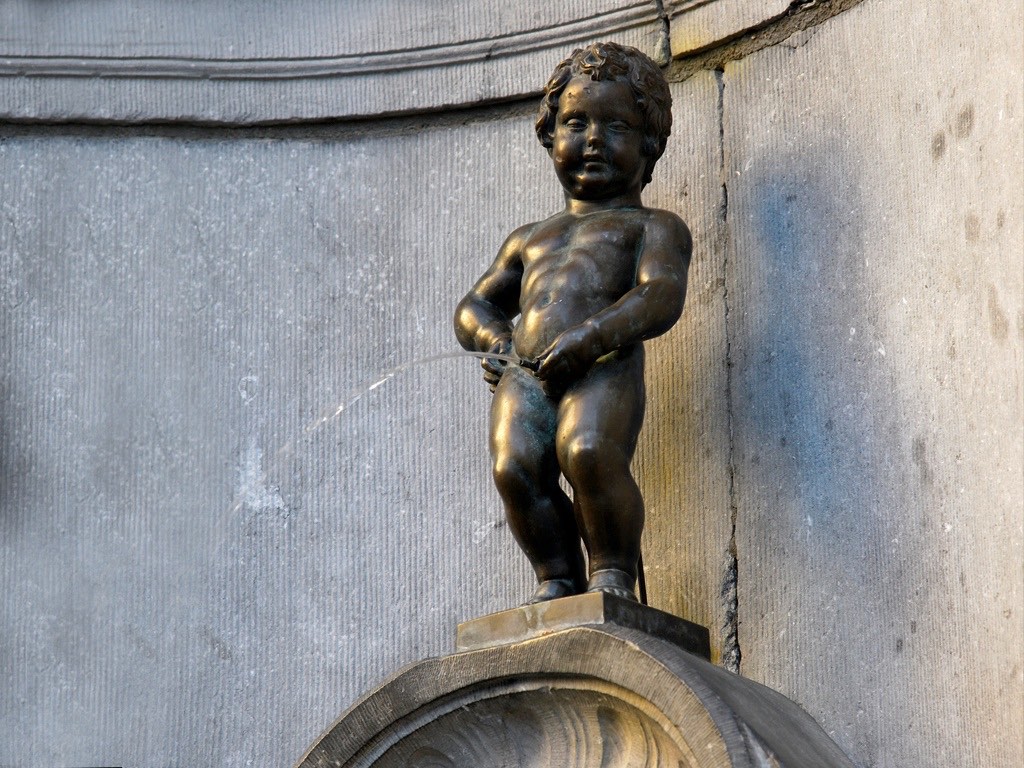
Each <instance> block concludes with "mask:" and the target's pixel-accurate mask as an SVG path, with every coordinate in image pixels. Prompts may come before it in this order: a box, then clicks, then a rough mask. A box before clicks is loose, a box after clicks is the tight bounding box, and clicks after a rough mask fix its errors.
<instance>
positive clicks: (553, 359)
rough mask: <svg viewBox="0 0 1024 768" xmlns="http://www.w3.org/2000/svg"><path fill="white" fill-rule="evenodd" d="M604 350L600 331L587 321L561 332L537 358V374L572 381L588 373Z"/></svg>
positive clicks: (554, 381)
mask: <svg viewBox="0 0 1024 768" xmlns="http://www.w3.org/2000/svg"><path fill="white" fill-rule="evenodd" d="M602 354H604V352H603V350H602V349H601V345H600V341H599V339H598V338H597V333H596V332H595V330H594V328H593V327H592V326H591V325H588V324H586V323H584V324H583V325H577V326H575V327H573V328H570V329H569V330H567V331H565V332H564V333H562V334H559V336H558V338H556V339H555V340H554V341H553V342H552V343H551V346H549V347H548V348H547V349H545V350H544V351H543V352H541V353H540V356H539V357H538V358H537V362H538V366H537V378H538V379H540V380H541V381H545V382H550V383H552V384H561V385H563V386H565V385H568V384H570V383H572V382H574V381H576V380H577V379H579V378H580V377H581V376H583V374H584V373H586V372H587V371H588V370H589V369H590V366H592V365H593V364H594V361H595V360H597V358H599V357H600V356H601V355H602Z"/></svg>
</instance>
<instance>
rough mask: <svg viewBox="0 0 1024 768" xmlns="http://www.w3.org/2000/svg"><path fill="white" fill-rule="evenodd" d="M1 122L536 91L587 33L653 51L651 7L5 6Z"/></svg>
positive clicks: (441, 100) (289, 115)
mask: <svg viewBox="0 0 1024 768" xmlns="http://www.w3.org/2000/svg"><path fill="white" fill-rule="evenodd" d="M0 20H2V21H3V22H5V23H6V26H5V32H4V35H3V37H2V39H0V118H7V119H15V120H46V121H74V120H83V121H94V120H99V121H116V122H125V123H133V122H147V121H187V122H201V123H228V124H257V123H275V122H294V121H305V120H323V119H332V118H349V117H365V116H374V115H384V114H398V113H408V112H423V111H430V110H436V109H440V108H445V107H452V106H458V105H462V104H474V103H481V102H489V101H501V100H506V99H510V98H515V97H518V96H522V95H525V94H530V93H534V92H539V90H540V89H541V88H542V87H543V85H544V82H545V81H546V80H547V77H548V76H549V75H550V73H551V69H552V68H553V67H554V65H555V64H556V63H557V62H558V60H560V58H562V57H564V56H565V55H566V54H567V53H568V52H569V51H570V50H571V49H572V48H574V47H578V46H580V45H583V44H585V43H588V42H592V41H594V40H598V39H605V38H610V39H615V40H618V41H619V42H623V43H627V44H629V45H634V46H636V47H638V48H640V49H641V50H643V51H645V52H646V53H648V54H649V55H651V56H653V57H655V58H663V57H664V51H665V50H666V46H665V34H664V23H663V21H662V18H661V13H660V10H659V7H658V4H657V3H656V2H654V0H633V1H632V2H622V1H621V0H567V1H565V2H558V3H551V2H548V0H517V2H515V3H505V4H503V3H493V2H483V1H482V0H456V1H455V2H448V3H444V4H440V3H436V2H434V3H431V2H426V3H424V2H420V0H392V1H391V2H385V1H384V0H348V1H347V2H342V3H339V2H328V0H291V1H290V2H274V3H257V4H253V3H244V2H237V0H236V1H232V0H220V1H219V2H214V1H213V0H210V1H209V2H204V3H198V2H192V3H162V2H159V1H158V0H145V1H144V2H139V1H138V0H136V2H129V0H77V2H75V3H54V4H50V3H47V4H40V3H38V2H33V1H32V0H12V2H8V3H5V4H4V7H3V8H2V9H0Z"/></svg>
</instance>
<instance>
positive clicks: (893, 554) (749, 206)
mask: <svg viewBox="0 0 1024 768" xmlns="http://www.w3.org/2000/svg"><path fill="white" fill-rule="evenodd" d="M1022 29H1024V22H1022V19H1021V14H1020V8H1019V7H1018V8H1017V9H1016V10H1014V11H1013V12H1009V11H1007V9H1005V8H1003V7H1000V9H999V10H998V11H995V9H993V8H990V7H987V6H986V5H985V4H975V5H970V6H963V7H959V8H958V10H957V12H956V13H946V12H939V11H938V9H937V8H936V6H935V4H934V3H930V2H926V1H925V0H915V1H913V2H900V3H893V2H884V1H882V0H869V1H868V2H865V3H863V4H861V5H859V6H857V7H856V8H854V9H853V10H851V11H849V12H847V13H845V14H843V15H841V16H838V17H836V18H835V19H833V20H831V21H829V22H827V23H825V24H823V25H822V26H820V27H817V28H814V29H812V30H809V31H808V32H805V33H802V34H801V35H799V36H797V37H795V38H793V39H791V40H790V41H788V42H787V43H786V44H783V45H780V46H777V47H775V48H772V49H768V50H765V51H762V52H761V53H758V54H756V55H754V56H751V57H749V58H748V59H745V60H743V61H741V62H737V63H736V64H734V65H729V66H727V67H726V70H725V76H724V84H725V85H724V87H725V109H724V116H725V137H724V138H725V143H726V158H727V160H726V166H727V169H728V195H729V209H728V223H729V232H730V239H731V243H732V247H731V249H730V254H729V269H728V275H729V278H728V279H729V283H728V286H729V312H728V317H729V326H730V350H731V357H732V371H733V375H732V380H733V388H732V393H733V395H732V402H733V405H734V411H733V424H734V436H735V460H736V505H737V509H738V516H737V529H736V530H737V550H738V560H739V618H740V624H739V628H740V647H741V650H742V653H743V662H742V667H741V669H742V671H743V673H744V674H745V675H749V676H750V677H752V678H754V679H757V680H760V681H762V682H764V683H766V684H768V685H770V686H772V687H774V688H778V689H779V690H781V691H782V692H783V693H785V694H786V695H788V696H790V697H792V698H793V699H795V700H796V701H798V702H800V703H801V704H802V705H803V706H805V707H806V708H807V709H808V711H809V712H810V713H811V714H812V715H814V716H815V717H816V718H818V720H819V721H820V722H821V723H822V724H823V726H824V727H825V729H826V730H827V731H828V732H829V733H831V734H833V735H834V737H835V738H836V740H837V741H838V743H839V744H840V745H841V746H842V747H844V748H845V749H846V750H847V751H848V752H849V753H850V754H851V755H852V756H854V758H855V759H856V760H858V761H860V762H862V763H863V764H864V765H872V766H885V765H907V766H925V765H1019V764H1022V763H1024V753H1022V749H1024V732H1022V724H1024V713H1022V702H1024V690H1022V683H1021V650H1020V649H1021V647H1022V644H1024V637H1022V623H1021V616H1020V612H1021V602H1022V594H1021V562H1022V541H1021V523H1022V509H1024V498H1022V493H1024V481H1022V466H1024V456H1022V446H1024V436H1022V420H1024V409H1022V395H1021V384H1022V369H1021V360H1022V355H1021V352H1022V342H1024V307H1022V300H1024V285H1022V282H1024V268H1022V256H1021V243H1022V241H1024V205H1022V189H1021V175H1020V169H1021V167H1022V156H1021V147H1022V142H1021V130H1022V128H1021V126H1022V123H1021V119H1022V112H1024V105H1022V94H1021V87H1020V83H1021V81H1020V74H1021V69H1020V62H1021V60H1022V51H1024V46H1022V41H1021V35H1022ZM901 30H913V33H912V34H911V35H908V36H905V37H901V34H902V33H901V32H899V31H901ZM900 41H902V42H900Z"/></svg>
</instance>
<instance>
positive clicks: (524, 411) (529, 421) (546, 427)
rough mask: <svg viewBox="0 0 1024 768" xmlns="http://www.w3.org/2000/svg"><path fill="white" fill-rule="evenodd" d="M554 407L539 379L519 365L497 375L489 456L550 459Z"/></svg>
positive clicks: (534, 460)
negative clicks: (499, 376) (501, 374)
mask: <svg viewBox="0 0 1024 768" xmlns="http://www.w3.org/2000/svg"><path fill="white" fill-rule="evenodd" d="M556 418H557V409H556V404H555V403H554V401H552V400H551V398H549V397H548V396H547V395H545V394H544V391H543V390H542V389H541V386H540V382H539V381H538V380H537V379H536V378H534V377H533V376H532V375H531V374H529V373H527V372H526V371H524V370H523V369H521V368H519V367H517V366H516V367H513V366H510V367H509V370H508V371H506V372H505V374H504V375H503V376H502V377H501V381H500V382H498V387H497V389H496V390H495V392H494V399H493V402H492V403H491V438H490V447H491V455H492V456H493V457H495V458H499V457H512V458H515V459H516V460H517V461H519V462H520V463H524V464H534V463H536V464H541V463H544V462H545V461H550V460H551V459H553V458H554V445H555V427H556V423H557V422H556Z"/></svg>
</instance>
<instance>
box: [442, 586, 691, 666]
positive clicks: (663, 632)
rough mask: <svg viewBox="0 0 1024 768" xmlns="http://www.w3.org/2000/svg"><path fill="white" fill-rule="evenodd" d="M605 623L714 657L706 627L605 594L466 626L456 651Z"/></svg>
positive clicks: (513, 612) (507, 613)
mask: <svg viewBox="0 0 1024 768" xmlns="http://www.w3.org/2000/svg"><path fill="white" fill-rule="evenodd" d="M601 624H615V625H617V626H620V627H624V628H628V629H636V630H639V631H641V632H646V633H647V634H649V635H652V636H654V637H657V638H660V639H662V640H666V641H668V642H670V643H674V644H675V645H677V646H679V647H680V648H682V649H683V650H685V651H689V652H690V653H693V654H696V655H697V656H702V657H703V658H705V659H709V658H710V657H711V643H710V637H709V634H708V629H707V627H702V626H700V625H699V624H694V623H693V622H691V621H686V619H680V618H679V617H678V616H673V615H672V614H670V613H665V612H664V611H659V610H658V609H656V608H651V607H649V606H646V605H641V604H640V603H636V602H633V601H632V600H624V599H622V598H621V597H615V596H614V595H608V594H605V593H604V592H590V593H587V594H583V595H574V596H572V597H563V598H560V599H558V600H549V601H548V602H545V603H537V604H536V605H524V606H522V607H521V608H513V609H512V610H510V611H501V612H500V613H492V614H490V615H488V616H481V617H480V618H478V619H471V620H469V621H465V622H463V623H461V624H459V627H458V630H457V632H456V635H455V649H456V650H457V651H475V650H478V649H480V648H489V647H491V646H495V645H506V644H508V643H516V642H519V641H520V640H530V639H532V638H535V637H541V636H542V635H547V634H550V633H552V632H557V631H559V630H562V629H570V628H572V627H583V626H596V625H601Z"/></svg>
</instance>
